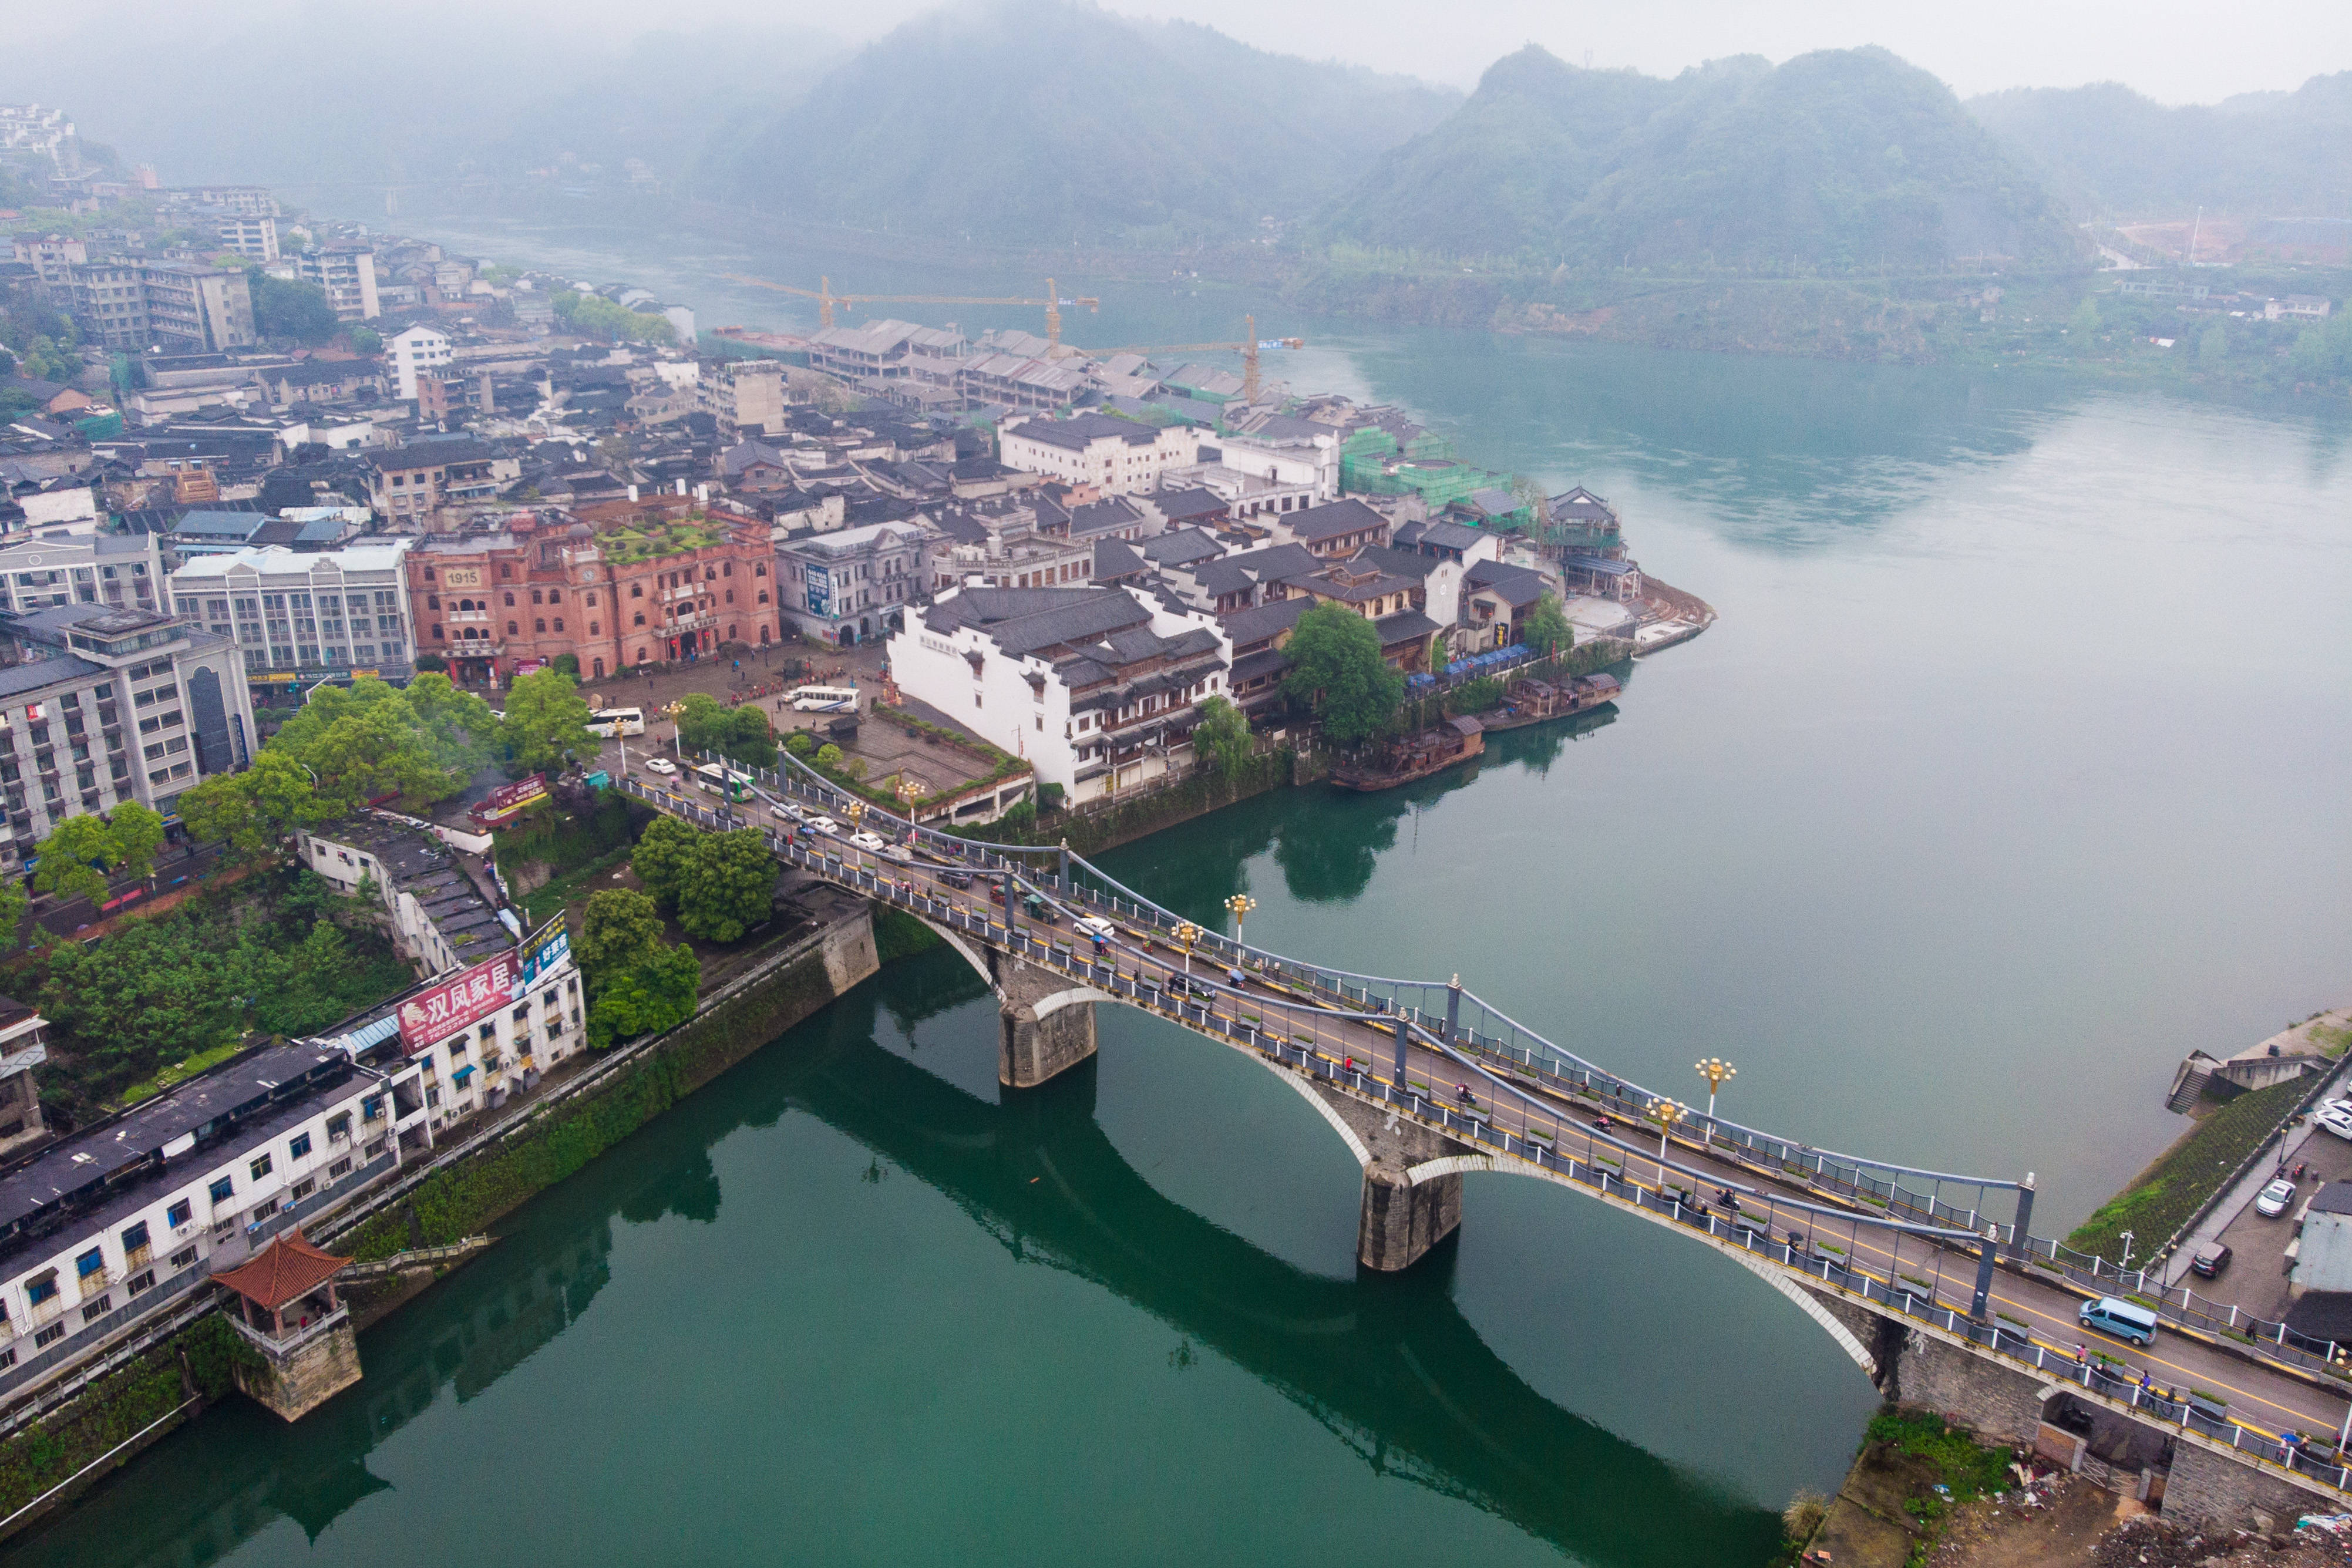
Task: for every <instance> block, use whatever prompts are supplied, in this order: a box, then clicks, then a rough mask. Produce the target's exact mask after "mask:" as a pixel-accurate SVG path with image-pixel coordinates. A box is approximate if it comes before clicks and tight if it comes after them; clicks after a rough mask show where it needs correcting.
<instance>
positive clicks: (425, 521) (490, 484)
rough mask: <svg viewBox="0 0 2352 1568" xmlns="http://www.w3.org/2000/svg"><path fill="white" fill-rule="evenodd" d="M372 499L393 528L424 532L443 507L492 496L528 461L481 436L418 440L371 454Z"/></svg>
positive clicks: (368, 464) (516, 476)
mask: <svg viewBox="0 0 2352 1568" xmlns="http://www.w3.org/2000/svg"><path fill="white" fill-rule="evenodd" d="M367 466H368V500H369V502H370V503H371V504H372V505H373V506H374V508H375V510H376V515H377V516H379V517H381V518H383V520H384V521H386V522H387V523H388V524H389V525H390V526H391V527H394V528H396V529H404V530H409V531H418V532H422V531H425V530H428V529H431V528H433V527H435V526H436V523H437V519H436V515H435V514H436V513H437V512H439V511H440V510H441V509H442V508H443V507H446V506H462V505H467V504H469V503H476V502H481V501H487V500H490V499H492V498H493V497H495V496H496V495H497V494H498V493H499V487H500V486H501V485H503V484H505V483H506V482H507V481H508V480H509V479H516V478H518V477H520V475H521V473H522V464H521V463H520V461H519V460H518V459H516V458H508V457H502V456H500V455H499V453H497V452H495V451H493V450H491V449H490V448H489V447H486V446H484V445H482V443H480V442H479V441H472V440H465V439H453V440H446V441H412V442H410V443H408V444H407V445H405V446H400V447H388V448H386V449H385V450H383V451H381V452H374V453H371V454H369V457H368V460H367Z"/></svg>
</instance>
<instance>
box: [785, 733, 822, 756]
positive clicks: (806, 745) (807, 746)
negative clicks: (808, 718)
mask: <svg viewBox="0 0 2352 1568" xmlns="http://www.w3.org/2000/svg"><path fill="white" fill-rule="evenodd" d="M784 750H786V751H788V752H791V753H792V754H793V755H794V756H796V757H805V756H807V755H809V754H810V753H811V752H814V751H815V750H816V737H815V736H814V735H812V734H810V733H809V732H808V731H806V730H795V731H793V732H792V735H791V736H790V738H788V739H787V740H786V741H785V742H784Z"/></svg>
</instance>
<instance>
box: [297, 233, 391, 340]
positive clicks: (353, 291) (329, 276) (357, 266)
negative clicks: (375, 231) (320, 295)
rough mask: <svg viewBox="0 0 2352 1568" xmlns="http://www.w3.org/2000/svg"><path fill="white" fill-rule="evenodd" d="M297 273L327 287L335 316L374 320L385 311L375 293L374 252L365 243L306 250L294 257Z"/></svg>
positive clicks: (306, 280) (357, 319)
mask: <svg viewBox="0 0 2352 1568" xmlns="http://www.w3.org/2000/svg"><path fill="white" fill-rule="evenodd" d="M294 270H295V275H296V276H297V277H299V278H300V279H302V280H303V281H304V282H306V283H316V284H317V285H318V286H319V287H320V288H321V289H325V290H326V291H327V302H328V303H329V304H331V305H332V306H333V307H334V308H335V317H336V319H337V320H338V321H374V320H375V319H376V318H377V317H378V316H381V315H382V314H383V303H382V301H381V300H378V299H377V297H376V284H375V252H374V251H373V249H371V248H370V247H367V246H364V245H353V244H343V245H329V246H322V247H320V248H318V249H316V250H306V251H304V252H302V254H301V255H299V256H298V257H296V258H294Z"/></svg>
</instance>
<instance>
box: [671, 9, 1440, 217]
mask: <svg viewBox="0 0 2352 1568" xmlns="http://www.w3.org/2000/svg"><path fill="white" fill-rule="evenodd" d="M1460 101H1461V94H1460V93H1458V92H1456V91H1454V90H1452V89H1444V88H1437V87H1432V86H1430V85H1428V84H1427V83H1424V82H1419V81H1413V80H1411V79H1405V78H1400V77H1383V76H1378V75H1375V74H1373V73H1372V72H1370V71H1366V70H1362V69H1360V68H1353V67H1348V66H1341V65H1337V64H1318V63H1314V62H1310V61H1307V60H1302V59H1295V58H1286V57H1282V56H1277V55H1270V54H1266V53H1265V52H1263V51H1261V50H1257V49H1254V48H1251V47H1247V46H1245V45H1243V44H1238V43H1235V42H1234V40H1232V39H1230V38H1227V37H1223V35H1222V34H1219V33H1215V32H1213V31H1211V30H1210V29H1208V28H1206V27H1201V26H1191V25H1187V24H1182V23H1169V24H1151V23H1139V22H1132V21H1129V20H1126V19H1124V18H1121V17H1118V16H1113V15H1111V14H1109V13H1108V12H1105V11H1101V10H1097V9H1096V8H1094V7H1093V6H1091V5H1070V4H1063V3H1060V0H1028V3H1016V4H1003V5H982V6H973V7H959V8H956V9H954V10H950V11H946V12H940V13H935V14H933V15H930V16H924V17H921V18H919V19H918V20H916V21H913V22H910V23H908V24H907V25H906V26H902V27H900V28H898V30H897V31H895V32H893V33H891V34H889V35H888V36H887V37H884V38H882V39H880V40H878V41H877V42H876V43H875V44H873V45H871V46H870V47H867V48H866V49H864V50H863V51H861V52H860V53H859V54H858V55H857V56H856V58H853V59H851V60H850V61H849V62H848V63H846V64H845V65H843V66H841V67H839V68H836V69H835V70H833V71H832V72H831V73H829V74H828V75H827V76H826V77H825V78H824V80H823V81H821V82H819V83H818V84H817V86H816V87H815V89H814V90H813V91H811V92H810V93H809V94H808V95H807V96H806V97H804V98H803V99H801V100H798V101H795V102H793V103H791V104H789V105H787V106H785V107H783V108H782V109H781V110H779V111H778V112H777V113H776V114H775V115H774V116H773V117H772V119H770V120H768V121H766V122H764V123H763V124H761V125H759V126H758V127H757V128H756V129H754V130H752V131H751V132H749V133H748V134H747V135H745V136H744V137H743V138H742V139H741V140H740V141H739V142H735V143H733V144H732V145H730V146H726V147H723V148H714V149H713V151H712V153H711V155H710V162H709V164H707V165H706V167H705V170H704V172H703V178H702V179H701V181H700V182H699V184H700V185H701V187H702V188H703V189H704V190H706V191H708V192H710V193H712V194H714V195H723V196H728V197H732V198H733V199H737V200H740V201H742V202H744V203H746V204H748V205H755V206H759V207H762V208H765V209H767V210H769V211H772V212H776V213H779V214H781V215H782V216H790V217H795V218H802V219H806V220H809V221H813V222H819V223H838V224H847V225H851V226H857V227H864V228H901V229H909V230H915V231H919V232H928V233H933V234H947V235H969V236H971V237H973V238H975V239H982V240H992V241H1002V242H1006V243H1012V244H1017V245H1036V244H1041V243H1047V244H1066V243H1068V242H1069V241H1071V240H1072V239H1076V240H1080V241H1083V242H1086V243H1089V244H1103V243H1109V244H1118V243H1136V244H1157V245H1174V244H1186V243H1192V242H1194V241H1199V240H1203V239H1206V240H1211V241H1219V240H1223V241H1230V240H1232V239H1234V238H1239V237H1245V236H1246V235H1248V234H1250V233H1252V232H1255V229H1256V227H1257V226H1258V224H1259V220H1260V219H1261V218H1264V217H1268V216H1272V217H1276V218H1279V219H1285V220H1287V219H1291V218H1296V217H1297V216H1301V215H1303V214H1305V213H1307V212H1308V211H1311V210H1312V209H1313V208H1314V207H1315V206H1317V205H1319V204H1320V203H1322V202H1323V201H1325V200H1327V199H1328V197H1329V195H1331V193H1332V192H1334V191H1336V190H1339V189H1342V188H1344V187H1345V186H1346V184H1348V182H1349V181H1350V180H1353V179H1354V178H1356V177H1357V176H1358V175H1360V174H1362V173H1363V171H1364V170H1365V169H1366V168H1367V167H1368V166H1369V165H1370V163H1371V161H1372V159H1373V158H1375V157H1376V156H1378V155H1379V154H1380V153H1381V152H1382V151H1384V150H1385V149H1387V148H1390V147H1392V146H1394V145H1396V144H1397V143H1398V142H1402V141H1403V140H1405V139H1406V138H1407V137H1409V136H1412V135H1414V134H1416V133H1418V132H1423V131H1425V130H1427V129H1428V128H1429V127H1431V126H1432V125H1434V124H1436V123H1437V122H1438V121H1440V120H1441V119H1443V118H1444V116H1445V114H1446V113H1447V112H1449V111H1450V110H1452V109H1453V108H1454V105H1455V104H1457V103H1459V102H1460Z"/></svg>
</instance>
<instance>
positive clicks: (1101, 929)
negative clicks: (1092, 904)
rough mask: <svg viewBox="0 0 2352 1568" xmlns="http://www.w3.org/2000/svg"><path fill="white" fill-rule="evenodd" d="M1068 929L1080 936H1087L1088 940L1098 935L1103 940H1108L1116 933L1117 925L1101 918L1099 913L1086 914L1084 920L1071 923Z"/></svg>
mask: <svg viewBox="0 0 2352 1568" xmlns="http://www.w3.org/2000/svg"><path fill="white" fill-rule="evenodd" d="M1070 929H1071V930H1072V931H1076V932H1077V933H1078V934H1079V935H1080V936H1083V937H1086V938H1088V939H1089V940H1091V939H1093V938H1095V937H1100V938H1102V939H1103V941H1105V942H1108V941H1109V940H1110V939H1111V938H1113V937H1115V936H1117V935H1118V927H1117V926H1115V925H1113V924H1111V923H1110V921H1107V920H1105V919H1103V918H1102V916H1100V915H1088V916H1087V917H1086V918H1085V919H1084V920H1081V921H1078V922H1077V923H1076V924H1075V925H1073V926H1072V927H1071V928H1070Z"/></svg>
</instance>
